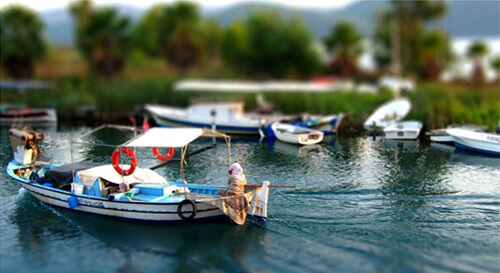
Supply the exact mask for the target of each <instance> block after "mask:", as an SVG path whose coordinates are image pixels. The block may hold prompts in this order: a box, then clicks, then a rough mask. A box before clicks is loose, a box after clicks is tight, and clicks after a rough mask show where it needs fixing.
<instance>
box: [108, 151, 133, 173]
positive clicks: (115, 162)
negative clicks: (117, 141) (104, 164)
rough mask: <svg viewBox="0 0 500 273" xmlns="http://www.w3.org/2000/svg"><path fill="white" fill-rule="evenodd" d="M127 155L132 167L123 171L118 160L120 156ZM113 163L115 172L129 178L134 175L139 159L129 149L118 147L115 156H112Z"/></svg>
mask: <svg viewBox="0 0 500 273" xmlns="http://www.w3.org/2000/svg"><path fill="white" fill-rule="evenodd" d="M122 153H124V154H126V155H128V157H129V158H130V167H129V168H128V169H122V168H121V167H120V164H119V163H118V158H119V157H120V154H122ZM111 163H112V165H113V168H114V169H115V171H116V172H117V173H119V174H121V175H123V176H128V175H131V174H132V173H134V171H135V168H136V167H137V158H136V157H135V153H134V151H132V150H131V149H130V148H127V147H118V148H116V149H115V150H114V152H113V155H112V156H111Z"/></svg>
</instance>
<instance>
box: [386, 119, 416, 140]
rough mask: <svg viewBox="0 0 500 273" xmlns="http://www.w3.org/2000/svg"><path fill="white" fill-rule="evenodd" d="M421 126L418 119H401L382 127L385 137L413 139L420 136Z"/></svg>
mask: <svg viewBox="0 0 500 273" xmlns="http://www.w3.org/2000/svg"><path fill="white" fill-rule="evenodd" d="M422 126H423V125H422V122H420V121H414V120H412V121H401V122H398V123H395V124H392V125H390V126H388V127H387V128H385V129H384V134H385V138H386V139H407V140H414V139H417V138H418V137H419V136H420V131H421V130H422Z"/></svg>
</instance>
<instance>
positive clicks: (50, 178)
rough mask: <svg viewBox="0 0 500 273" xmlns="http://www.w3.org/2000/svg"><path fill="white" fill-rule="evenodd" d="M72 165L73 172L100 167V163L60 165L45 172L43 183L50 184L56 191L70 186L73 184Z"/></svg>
mask: <svg viewBox="0 0 500 273" xmlns="http://www.w3.org/2000/svg"><path fill="white" fill-rule="evenodd" d="M73 165H74V168H75V169H74V170H75V172H78V171H80V170H85V169H89V168H93V167H97V166H101V165H102V163H94V162H76V163H74V164H66V165H61V166H59V167H57V168H54V169H50V170H47V172H45V176H44V180H45V182H49V183H51V184H52V186H53V187H54V188H58V189H60V188H62V187H64V186H66V185H69V184H71V182H73Z"/></svg>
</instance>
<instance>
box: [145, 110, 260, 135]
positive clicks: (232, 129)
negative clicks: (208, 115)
mask: <svg viewBox="0 0 500 273" xmlns="http://www.w3.org/2000/svg"><path fill="white" fill-rule="evenodd" d="M154 118H155V120H156V123H158V125H160V126H161V127H198V128H212V124H206V123H196V122H187V121H179V120H173V119H167V118H164V117H159V116H157V115H154ZM215 129H216V130H217V131H219V132H223V133H230V134H255V135H258V134H259V128H257V127H243V126H225V125H216V128H215Z"/></svg>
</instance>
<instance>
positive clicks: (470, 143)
mask: <svg viewBox="0 0 500 273" xmlns="http://www.w3.org/2000/svg"><path fill="white" fill-rule="evenodd" d="M446 133H447V134H448V135H450V136H451V137H452V138H453V141H454V143H455V146H456V147H457V148H461V149H466V150H470V151H475V152H481V153H486V154H492V155H500V135H496V134H490V133H483V132H475V131H471V130H464V129H460V128H452V129H448V130H446Z"/></svg>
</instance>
